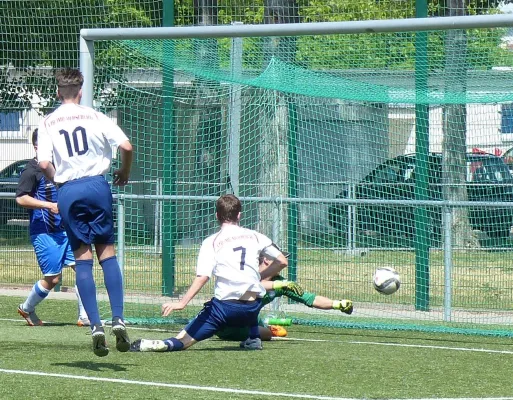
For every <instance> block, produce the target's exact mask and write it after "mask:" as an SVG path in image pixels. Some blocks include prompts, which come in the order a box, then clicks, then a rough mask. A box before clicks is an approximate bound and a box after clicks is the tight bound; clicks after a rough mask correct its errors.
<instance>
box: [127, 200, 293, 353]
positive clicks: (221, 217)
mask: <svg viewBox="0 0 513 400" xmlns="http://www.w3.org/2000/svg"><path fill="white" fill-rule="evenodd" d="M241 209H242V205H241V202H240V200H239V199H238V198H237V197H236V196H234V195H224V196H221V197H220V198H219V199H218V200H217V202H216V217H217V220H218V221H219V223H220V224H221V230H220V231H219V232H217V233H216V234H214V235H211V236H209V237H208V238H206V239H205V240H204V241H203V243H202V245H201V248H200V252H199V255H198V264H197V267H196V278H195V279H194V281H193V282H192V284H191V286H190V288H189V290H188V291H187V293H185V295H184V296H183V298H182V299H181V300H180V301H179V302H176V303H164V304H163V305H162V315H164V316H168V315H169V314H170V313H171V312H172V311H175V310H183V309H184V308H185V307H186V306H187V304H188V303H189V302H190V301H191V300H192V299H193V298H194V296H196V294H197V293H198V292H199V291H200V290H201V288H202V287H203V286H204V285H205V284H206V283H207V282H208V280H209V279H210V277H211V276H212V275H214V276H215V288H214V297H213V298H212V299H211V300H210V301H208V302H207V303H205V305H204V307H203V309H202V310H201V311H200V312H199V313H198V315H197V316H196V317H195V318H194V319H193V320H192V321H191V322H190V323H189V324H188V325H187V326H186V327H185V328H184V329H183V330H182V331H181V332H180V333H179V334H178V335H177V336H175V337H172V338H169V339H165V340H148V339H139V340H136V341H135V342H133V343H132V345H131V350H132V351H159V352H163V351H179V350H185V349H187V348H188V347H190V346H192V345H193V344H195V343H197V342H199V341H202V340H205V339H208V338H210V337H212V336H213V335H214V334H215V333H216V332H217V331H218V330H220V329H222V328H224V327H228V326H235V327H244V326H246V327H250V337H249V341H248V346H247V347H246V348H248V349H261V348H262V344H261V340H260V334H259V329H258V313H259V311H260V308H261V301H262V297H263V296H264V295H265V293H266V291H265V289H264V287H263V286H262V284H261V283H260V279H261V276H260V272H259V263H258V258H259V256H260V253H262V252H263V251H264V250H265V251H266V256H268V257H271V258H272V259H273V260H276V261H275V262H274V263H273V267H276V268H277V269H282V268H283V267H285V266H286V265H287V259H286V258H285V256H284V255H283V254H282V253H281V252H280V251H279V250H278V249H277V248H276V247H274V246H272V241H271V239H269V238H268V237H267V236H265V235H263V234H261V233H258V232H256V231H253V230H251V229H246V228H242V227H241V226H239V221H240V216H241Z"/></svg>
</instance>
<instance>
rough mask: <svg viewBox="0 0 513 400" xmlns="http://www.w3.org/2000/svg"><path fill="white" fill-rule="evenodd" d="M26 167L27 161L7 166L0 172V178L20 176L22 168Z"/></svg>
mask: <svg viewBox="0 0 513 400" xmlns="http://www.w3.org/2000/svg"><path fill="white" fill-rule="evenodd" d="M25 165H27V161H25V160H23V161H18V162H16V163H14V164H11V165H9V166H8V167H7V168H5V169H4V170H3V171H0V178H3V179H5V178H17V177H19V176H20V175H21V173H22V171H23V168H25Z"/></svg>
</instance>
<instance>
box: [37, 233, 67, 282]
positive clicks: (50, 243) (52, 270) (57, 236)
mask: <svg viewBox="0 0 513 400" xmlns="http://www.w3.org/2000/svg"><path fill="white" fill-rule="evenodd" d="M30 240H31V241H32V245H33V246H34V250H35V253H36V258H37V262H38V264H39V268H41V272H42V273H43V275H44V276H56V275H59V274H60V273H61V272H62V268H63V267H65V266H70V265H75V257H73V252H72V251H71V246H70V245H69V241H68V237H67V236H66V232H58V233H40V234H38V235H32V236H31V237H30Z"/></svg>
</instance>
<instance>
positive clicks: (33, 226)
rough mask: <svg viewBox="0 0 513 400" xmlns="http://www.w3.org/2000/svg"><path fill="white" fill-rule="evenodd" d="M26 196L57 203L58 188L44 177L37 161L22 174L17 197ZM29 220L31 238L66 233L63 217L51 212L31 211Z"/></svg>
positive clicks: (32, 161)
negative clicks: (42, 234)
mask: <svg viewBox="0 0 513 400" xmlns="http://www.w3.org/2000/svg"><path fill="white" fill-rule="evenodd" d="M24 195H29V196H31V197H33V198H34V199H37V200H41V201H48V202H52V203H56V202H57V188H56V187H55V185H54V184H53V183H52V182H50V181H48V180H47V179H46V178H45V177H44V175H43V171H41V168H39V165H38V163H37V160H36V159H33V160H31V161H30V162H29V163H28V164H27V166H26V167H25V169H24V170H23V172H22V173H21V176H20V180H19V182H18V187H17V189H16V197H20V196H24ZM29 218H30V235H31V236H32V235H38V234H40V233H55V232H63V231H64V227H63V226H62V219H61V216H60V215H59V214H53V213H51V212H50V211H49V210H46V209H45V210H42V209H36V210H29Z"/></svg>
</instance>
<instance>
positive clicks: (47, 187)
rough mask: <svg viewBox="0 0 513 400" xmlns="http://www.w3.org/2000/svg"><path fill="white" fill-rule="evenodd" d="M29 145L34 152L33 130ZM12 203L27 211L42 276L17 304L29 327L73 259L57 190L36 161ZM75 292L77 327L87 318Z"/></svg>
mask: <svg viewBox="0 0 513 400" xmlns="http://www.w3.org/2000/svg"><path fill="white" fill-rule="evenodd" d="M32 145H33V146H34V149H35V150H37V129H35V130H34V132H33V133H32ZM16 202H17V203H18V205H20V206H21V207H24V208H27V209H29V233H30V240H31V242H32V245H33V246H34V251H35V253H36V258H37V262H38V264H39V268H40V269H41V272H42V273H43V279H41V280H39V281H38V282H36V284H35V285H34V286H33V287H32V290H31V291H30V294H29V295H28V297H27V299H26V300H25V302H24V303H23V304H20V305H19V307H18V314H20V315H21V316H22V317H23V318H25V320H26V321H27V324H28V325H30V326H37V325H43V322H42V321H41V320H40V319H39V317H38V316H37V314H36V310H35V309H36V306H37V305H38V304H39V303H41V302H42V301H43V300H44V299H45V298H46V297H47V296H48V294H49V293H50V291H51V290H52V289H53V288H54V287H55V286H56V285H57V284H58V283H59V281H60V279H61V276H62V268H63V267H68V266H69V267H72V268H73V269H74V268H75V267H74V266H75V258H74V257H73V252H72V251H71V247H70V245H69V241H68V237H67V235H66V231H65V230H64V227H63V226H62V219H61V216H60V215H59V210H58V208H57V188H56V187H55V185H54V184H53V183H52V182H50V181H48V180H47V179H46V178H45V177H44V176H43V172H42V171H41V169H40V168H39V166H38V164H37V159H33V160H31V161H30V162H29V163H28V164H27V166H26V167H25V169H24V170H23V172H22V173H21V176H20V180H19V182H18V187H17V188H16ZM75 293H76V295H77V299H78V322H77V325H78V326H88V325H89V319H88V318H87V314H86V312H85V310H84V307H83V305H82V301H81V299H80V294H79V291H78V289H77V288H76V287H75Z"/></svg>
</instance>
